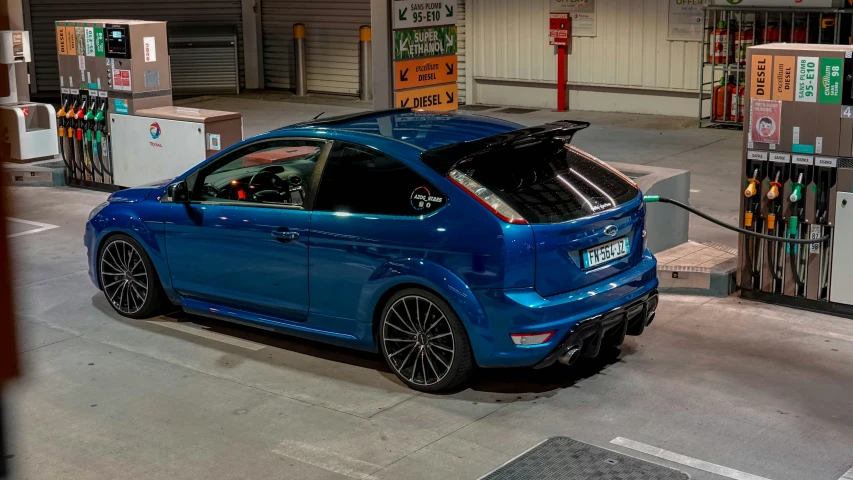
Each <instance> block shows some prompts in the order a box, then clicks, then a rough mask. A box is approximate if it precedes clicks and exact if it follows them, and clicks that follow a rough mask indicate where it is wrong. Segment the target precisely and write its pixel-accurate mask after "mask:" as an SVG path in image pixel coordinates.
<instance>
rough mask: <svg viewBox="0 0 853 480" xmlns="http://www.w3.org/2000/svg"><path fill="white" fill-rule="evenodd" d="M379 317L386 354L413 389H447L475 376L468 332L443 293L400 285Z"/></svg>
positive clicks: (388, 361) (397, 372)
mask: <svg viewBox="0 0 853 480" xmlns="http://www.w3.org/2000/svg"><path fill="white" fill-rule="evenodd" d="M379 322H380V323H379V332H378V341H379V348H380V350H381V351H382V356H383V357H384V358H385V362H386V363H387V364H388V367H389V368H391V371H393V372H394V374H395V375H397V378H399V379H400V380H401V381H402V382H403V383H405V384H406V385H407V386H408V387H409V388H411V389H413V390H417V391H420V392H442V391H447V390H450V389H453V388H455V387H458V386H460V385H462V384H463V383H465V382H466V381H467V380H469V379H470V378H471V375H472V374H473V372H474V358H473V355H472V353H471V343H470V342H469V341H468V334H467V333H466V332H465V327H464V326H463V325H462V322H460V321H459V317H457V316H456V314H455V313H454V312H453V309H452V308H450V305H448V304H447V302H445V301H444V300H442V299H441V298H440V297H438V296H436V295H434V294H433V293H431V292H428V291H426V290H422V289H419V288H410V289H406V290H401V291H400V292H397V293H396V294H395V295H394V296H392V297H391V298H390V299H389V300H388V302H386V304H385V306H384V307H383V309H382V316H381V317H380V319H379Z"/></svg>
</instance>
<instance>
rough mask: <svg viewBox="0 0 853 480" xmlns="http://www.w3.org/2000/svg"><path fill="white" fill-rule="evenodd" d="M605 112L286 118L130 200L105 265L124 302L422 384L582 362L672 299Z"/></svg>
mask: <svg viewBox="0 0 853 480" xmlns="http://www.w3.org/2000/svg"><path fill="white" fill-rule="evenodd" d="M587 126H589V124H587V123H581V122H569V121H560V122H555V123H550V124H546V125H542V126H538V127H529V128H524V127H522V126H521V125H517V124H514V123H511V122H507V121H503V120H497V119H494V118H488V117H483V116H476V115H468V114H463V113H451V114H445V113H427V112H415V111H411V110H391V111H382V112H370V113H364V114H358V115H351V116H345V117H336V118H330V119H327V120H318V121H312V122H308V123H304V124H298V125H293V126H290V127H286V128H282V129H279V130H274V131H272V132H269V133H266V134H264V135H260V136H258V137H254V138H251V139H248V140H245V141H243V142H241V143H239V144H237V145H235V146H233V147H231V148H228V149H227V150H225V151H223V152H221V153H219V154H217V155H215V156H213V157H211V158H209V159H207V160H205V161H204V162H203V163H201V164H200V165H198V166H197V167H196V168H194V169H192V170H191V171H189V172H187V173H185V174H183V175H181V176H180V177H178V178H176V179H173V180H169V181H166V182H161V183H159V184H156V185H149V186H144V187H138V188H131V189H127V190H122V191H120V192H116V193H114V194H112V195H111V196H110V197H109V199H108V201H107V202H105V203H103V204H101V205H99V206H98V207H97V208H95V210H93V211H92V213H91V215H90V218H89V221H88V223H87V224H86V234H85V239H84V241H85V244H86V247H87V249H88V260H89V274H90V276H91V278H92V281H93V282H94V283H95V285H97V286H98V288H100V289H101V290H103V291H104V293H105V295H106V298H107V299H108V301H109V303H110V305H112V307H113V308H114V309H115V310H116V311H117V312H118V313H119V314H121V315H124V316H126V317H130V318H146V317H151V316H155V315H157V314H158V313H161V312H163V311H164V310H165V309H167V308H168V307H170V306H171V305H177V306H180V308H182V309H183V310H185V311H187V312H189V313H192V314H197V315H204V316H207V317H214V318H218V319H222V320H227V321H231V322H237V323H241V324H246V325H251V326H254V327H259V328H263V329H266V330H270V331H274V332H281V333H286V334H289V335H295V336H298V337H303V338H307V339H312V340H319V341H321V342H328V343H333V344H337V345H342V346H346V347H352V348H357V349H361V350H367V351H372V352H381V354H382V355H383V357H384V358H385V361H386V362H387V363H388V366H389V367H390V368H391V370H392V371H393V372H394V373H395V374H396V375H397V376H398V377H399V378H400V380H401V381H402V382H403V383H405V384H406V385H408V386H409V387H411V388H413V389H415V390H420V391H426V392H436V391H442V390H447V389H451V388H454V387H456V388H458V387H459V385H461V384H462V383H463V382H465V381H466V380H467V379H468V378H469V377H470V376H471V374H472V372H473V371H474V369H475V368H476V367H478V366H479V367H482V368H491V367H521V366H530V367H537V368H542V367H546V366H549V365H552V364H553V363H555V362H557V361H560V362H562V363H565V364H571V363H572V362H574V361H575V360H576V359H577V358H579V357H581V356H586V357H594V356H596V355H598V354H599V352H600V351H601V350H602V349H603V348H609V347H612V346H618V345H620V344H621V343H622V342H623V341H624V339H625V335H639V334H641V333H642V332H643V330H644V329H645V327H646V326H647V325H649V324H650V323H651V321H652V320H653V319H654V316H655V309H656V308H657V303H658V296H657V285H658V282H657V276H656V261H655V259H654V257H653V256H652V254H651V253H650V252H649V251H648V250H647V249H646V245H645V243H646V232H645V230H644V218H645V207H644V205H643V201H642V196H641V193H640V191H639V189H638V188H637V185H636V184H635V183H634V182H632V181H631V180H630V179H628V178H627V177H625V176H624V175H622V174H621V173H619V172H617V171H616V170H614V169H613V168H611V167H609V166H608V165H607V164H605V163H603V162H601V161H599V160H597V159H596V158H594V157H592V156H590V155H588V154H586V153H584V152H582V151H581V150H578V149H577V148H575V147H573V146H572V145H570V141H571V138H572V136H573V135H574V134H575V133H576V132H577V131H579V130H581V129H583V128H585V127H587Z"/></svg>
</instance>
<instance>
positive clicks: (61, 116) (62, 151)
mask: <svg viewBox="0 0 853 480" xmlns="http://www.w3.org/2000/svg"><path fill="white" fill-rule="evenodd" d="M70 105H71V99H70V98H69V97H67V96H64V97H63V99H62V106H61V107H59V111H57V112H56V133H57V137H58V138H57V140H58V142H59V157H60V158H62V162H63V163H64V164H65V175H66V176H67V177H68V178H71V174H72V165H71V162H70V161H69V158H68V152H67V151H66V143H67V142H66V141H65V115H67V114H68V112H67V110H66V109H67V108H69V107H70Z"/></svg>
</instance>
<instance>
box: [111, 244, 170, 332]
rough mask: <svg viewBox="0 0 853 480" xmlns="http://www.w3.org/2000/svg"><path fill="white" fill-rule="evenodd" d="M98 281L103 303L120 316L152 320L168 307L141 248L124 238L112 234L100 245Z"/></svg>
mask: <svg viewBox="0 0 853 480" xmlns="http://www.w3.org/2000/svg"><path fill="white" fill-rule="evenodd" d="M98 279H99V280H100V284H101V290H103V292H104V295H105V296H106V297H107V302H109V304H110V306H111V307H113V310H115V311H116V312H118V314H119V315H122V316H124V317H128V318H134V319H143V318H151V317H155V316H157V315H159V314H160V313H162V311H163V310H164V308H165V307H166V305H167V304H168V299H167V298H166V292H164V291H163V286H162V285H161V284H160V278H159V277H158V276H157V271H156V270H155V269H154V264H153V263H151V259H150V258H149V257H148V254H147V253H146V252H145V249H144V248H142V245H140V244H139V242H137V241H136V240H134V239H133V238H131V237H129V236H127V235H124V234H118V235H114V236H112V237H110V238H109V239H107V241H106V242H104V244H103V245H102V246H101V249H100V252H99V253H98Z"/></svg>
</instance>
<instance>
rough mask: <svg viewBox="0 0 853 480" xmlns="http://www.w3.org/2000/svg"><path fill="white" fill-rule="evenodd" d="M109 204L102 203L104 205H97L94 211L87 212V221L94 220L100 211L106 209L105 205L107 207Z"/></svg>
mask: <svg viewBox="0 0 853 480" xmlns="http://www.w3.org/2000/svg"><path fill="white" fill-rule="evenodd" d="M109 204H110V202H104V203H102V204H100V205H98V206H97V207H95V208H94V209H92V211H91V212H89V220H90V221H91V220H92V219H93V218H95V215H97V214H99V213H101V210H103V209H104V208H106V207H107V205H109Z"/></svg>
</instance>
